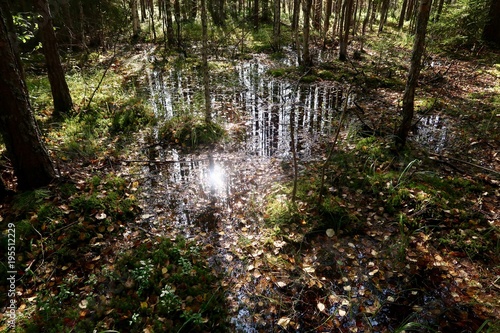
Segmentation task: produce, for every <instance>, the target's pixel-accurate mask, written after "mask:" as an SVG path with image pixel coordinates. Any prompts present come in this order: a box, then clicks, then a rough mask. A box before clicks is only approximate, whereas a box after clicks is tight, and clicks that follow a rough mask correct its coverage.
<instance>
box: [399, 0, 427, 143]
mask: <svg viewBox="0 0 500 333" xmlns="http://www.w3.org/2000/svg"><path fill="white" fill-rule="evenodd" d="M431 2H432V1H431V0H421V2H420V9H419V11H418V17H417V30H416V33H415V41H414V44H413V52H412V55H411V63H410V70H409V72H408V79H407V81H406V87H405V92H404V95H403V109H402V111H401V114H402V116H403V119H402V121H401V124H400V125H399V128H398V129H397V132H396V136H395V140H396V148H397V149H398V150H402V149H403V148H404V147H405V145H406V139H407V138H408V133H409V132H410V128H411V123H412V121H413V112H414V102H415V89H416V87H417V83H418V76H419V74H420V68H421V59H422V54H423V53H424V46H425V35H426V32H427V23H428V22H429V13H430V10H431Z"/></svg>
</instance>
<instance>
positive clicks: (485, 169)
mask: <svg viewBox="0 0 500 333" xmlns="http://www.w3.org/2000/svg"><path fill="white" fill-rule="evenodd" d="M430 155H431V156H435V157H438V158H440V159H444V160H446V159H449V160H452V161H455V162H459V163H463V164H467V165H470V166H473V167H475V168H478V169H481V170H483V171H486V172H488V173H492V174H495V175H498V176H500V172H498V171H496V170H493V169H490V168H487V167H484V166H482V165H479V164H476V163H472V162H468V161H464V160H461V159H458V158H454V157H450V156H444V155H440V154H433V153H431V154H430ZM443 162H447V161H443ZM447 163H449V162H447Z"/></svg>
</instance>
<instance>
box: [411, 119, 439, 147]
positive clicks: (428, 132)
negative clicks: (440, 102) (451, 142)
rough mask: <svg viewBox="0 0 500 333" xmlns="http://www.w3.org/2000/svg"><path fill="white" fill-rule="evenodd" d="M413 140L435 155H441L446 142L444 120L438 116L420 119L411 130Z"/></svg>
mask: <svg viewBox="0 0 500 333" xmlns="http://www.w3.org/2000/svg"><path fill="white" fill-rule="evenodd" d="M413 139H414V140H415V141H416V142H418V143H420V144H422V145H424V146H426V147H428V148H429V149H430V150H433V151H434V152H435V153H441V152H442V151H443V149H444V148H445V146H446V142H447V140H448V124H447V121H446V119H444V118H443V117H442V116H441V115H439V114H436V115H430V116H425V117H423V118H421V119H420V121H419V122H418V123H417V124H416V126H415V128H414V129H413Z"/></svg>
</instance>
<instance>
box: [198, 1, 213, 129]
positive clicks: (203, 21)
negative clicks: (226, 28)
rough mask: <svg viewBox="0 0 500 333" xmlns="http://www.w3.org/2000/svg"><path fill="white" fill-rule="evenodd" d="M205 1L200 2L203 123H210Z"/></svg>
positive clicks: (210, 107) (210, 106)
mask: <svg viewBox="0 0 500 333" xmlns="http://www.w3.org/2000/svg"><path fill="white" fill-rule="evenodd" d="M205 1H206V0H201V4H200V6H201V28H202V44H203V45H202V50H201V53H202V62H203V63H202V71H203V88H204V93H205V122H206V123H210V122H212V103H211V100H210V77H209V72H208V23H207V7H206V3H205Z"/></svg>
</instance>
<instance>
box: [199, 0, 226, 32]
mask: <svg viewBox="0 0 500 333" xmlns="http://www.w3.org/2000/svg"><path fill="white" fill-rule="evenodd" d="M224 1H225V0H208V4H207V5H208V11H209V12H210V16H212V21H213V23H214V24H215V25H216V26H219V27H222V26H224V25H225V23H226V13H225V10H224ZM205 2H206V0H205ZM201 6H203V5H201ZM205 10H206V9H205Z"/></svg>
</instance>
